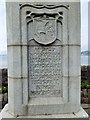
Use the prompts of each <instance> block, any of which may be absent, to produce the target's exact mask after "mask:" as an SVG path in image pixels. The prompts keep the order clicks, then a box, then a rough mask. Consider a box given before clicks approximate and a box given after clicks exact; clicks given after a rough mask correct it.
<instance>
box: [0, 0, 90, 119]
mask: <svg viewBox="0 0 90 120" xmlns="http://www.w3.org/2000/svg"><path fill="white" fill-rule="evenodd" d="M6 13H7V38H8V40H7V47H8V84H9V85H8V104H7V105H6V106H5V107H4V109H3V110H2V111H1V113H0V119H2V118H4V119H7V118H12V120H13V119H17V118H25V119H28V118H29V119H32V118H39V119H41V118H42V120H45V119H48V120H49V119H53V120H56V119H60V120H61V119H64V118H67V119H68V118H72V120H73V119H74V118H78V119H88V115H87V113H86V112H85V111H84V110H83V109H82V108H81V105H80V104H81V103H80V79H81V78H80V77H81V73H80V67H81V65H80V28H81V26H80V2H60V0H59V1H58V2H39V1H38V0H37V2H7V3H6Z"/></svg>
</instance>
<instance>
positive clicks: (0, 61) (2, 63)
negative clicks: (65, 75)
mask: <svg viewBox="0 0 90 120" xmlns="http://www.w3.org/2000/svg"><path fill="white" fill-rule="evenodd" d="M89 57H90V56H89ZM89 57H88V56H83V55H82V56H81V65H82V66H83V65H85V66H87V65H90V62H89V61H90V60H89ZM0 68H8V66H7V55H0Z"/></svg>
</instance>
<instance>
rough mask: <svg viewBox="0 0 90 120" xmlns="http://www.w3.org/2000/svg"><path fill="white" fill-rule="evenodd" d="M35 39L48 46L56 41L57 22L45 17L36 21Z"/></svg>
mask: <svg viewBox="0 0 90 120" xmlns="http://www.w3.org/2000/svg"><path fill="white" fill-rule="evenodd" d="M34 39H35V41H36V42H38V43H40V44H43V45H47V44H50V43H52V42H54V41H55V40H56V21H55V19H49V18H46V17H45V16H44V17H43V18H35V19H34Z"/></svg>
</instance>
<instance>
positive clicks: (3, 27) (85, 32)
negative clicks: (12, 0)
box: [0, 0, 89, 54]
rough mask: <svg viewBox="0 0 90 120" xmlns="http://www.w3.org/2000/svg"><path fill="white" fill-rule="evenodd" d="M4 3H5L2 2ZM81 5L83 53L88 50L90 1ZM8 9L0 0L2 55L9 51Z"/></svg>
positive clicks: (85, 0) (0, 46) (0, 50)
mask: <svg viewBox="0 0 90 120" xmlns="http://www.w3.org/2000/svg"><path fill="white" fill-rule="evenodd" d="M2 1H3V2H2ZM82 1H83V2H82V4H81V51H82V50H88V1H89V0H82ZM5 11H6V9H5V3H4V0H0V54H1V53H6V51H7V47H6V46H7V42H6V41H7V37H6V20H5V18H6V12H5Z"/></svg>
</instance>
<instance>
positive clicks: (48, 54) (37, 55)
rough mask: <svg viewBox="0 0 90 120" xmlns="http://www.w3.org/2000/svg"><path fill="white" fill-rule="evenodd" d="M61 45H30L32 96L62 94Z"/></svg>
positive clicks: (30, 91)
mask: <svg viewBox="0 0 90 120" xmlns="http://www.w3.org/2000/svg"><path fill="white" fill-rule="evenodd" d="M61 74H62V73H61V47H60V46H41V45H38V46H29V86H30V87H29V93H30V97H37V96H38V97H39V96H45V97H46V96H61V92H62V91H61V90H62V86H61V85H62V83H61V82H62V80H61Z"/></svg>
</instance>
